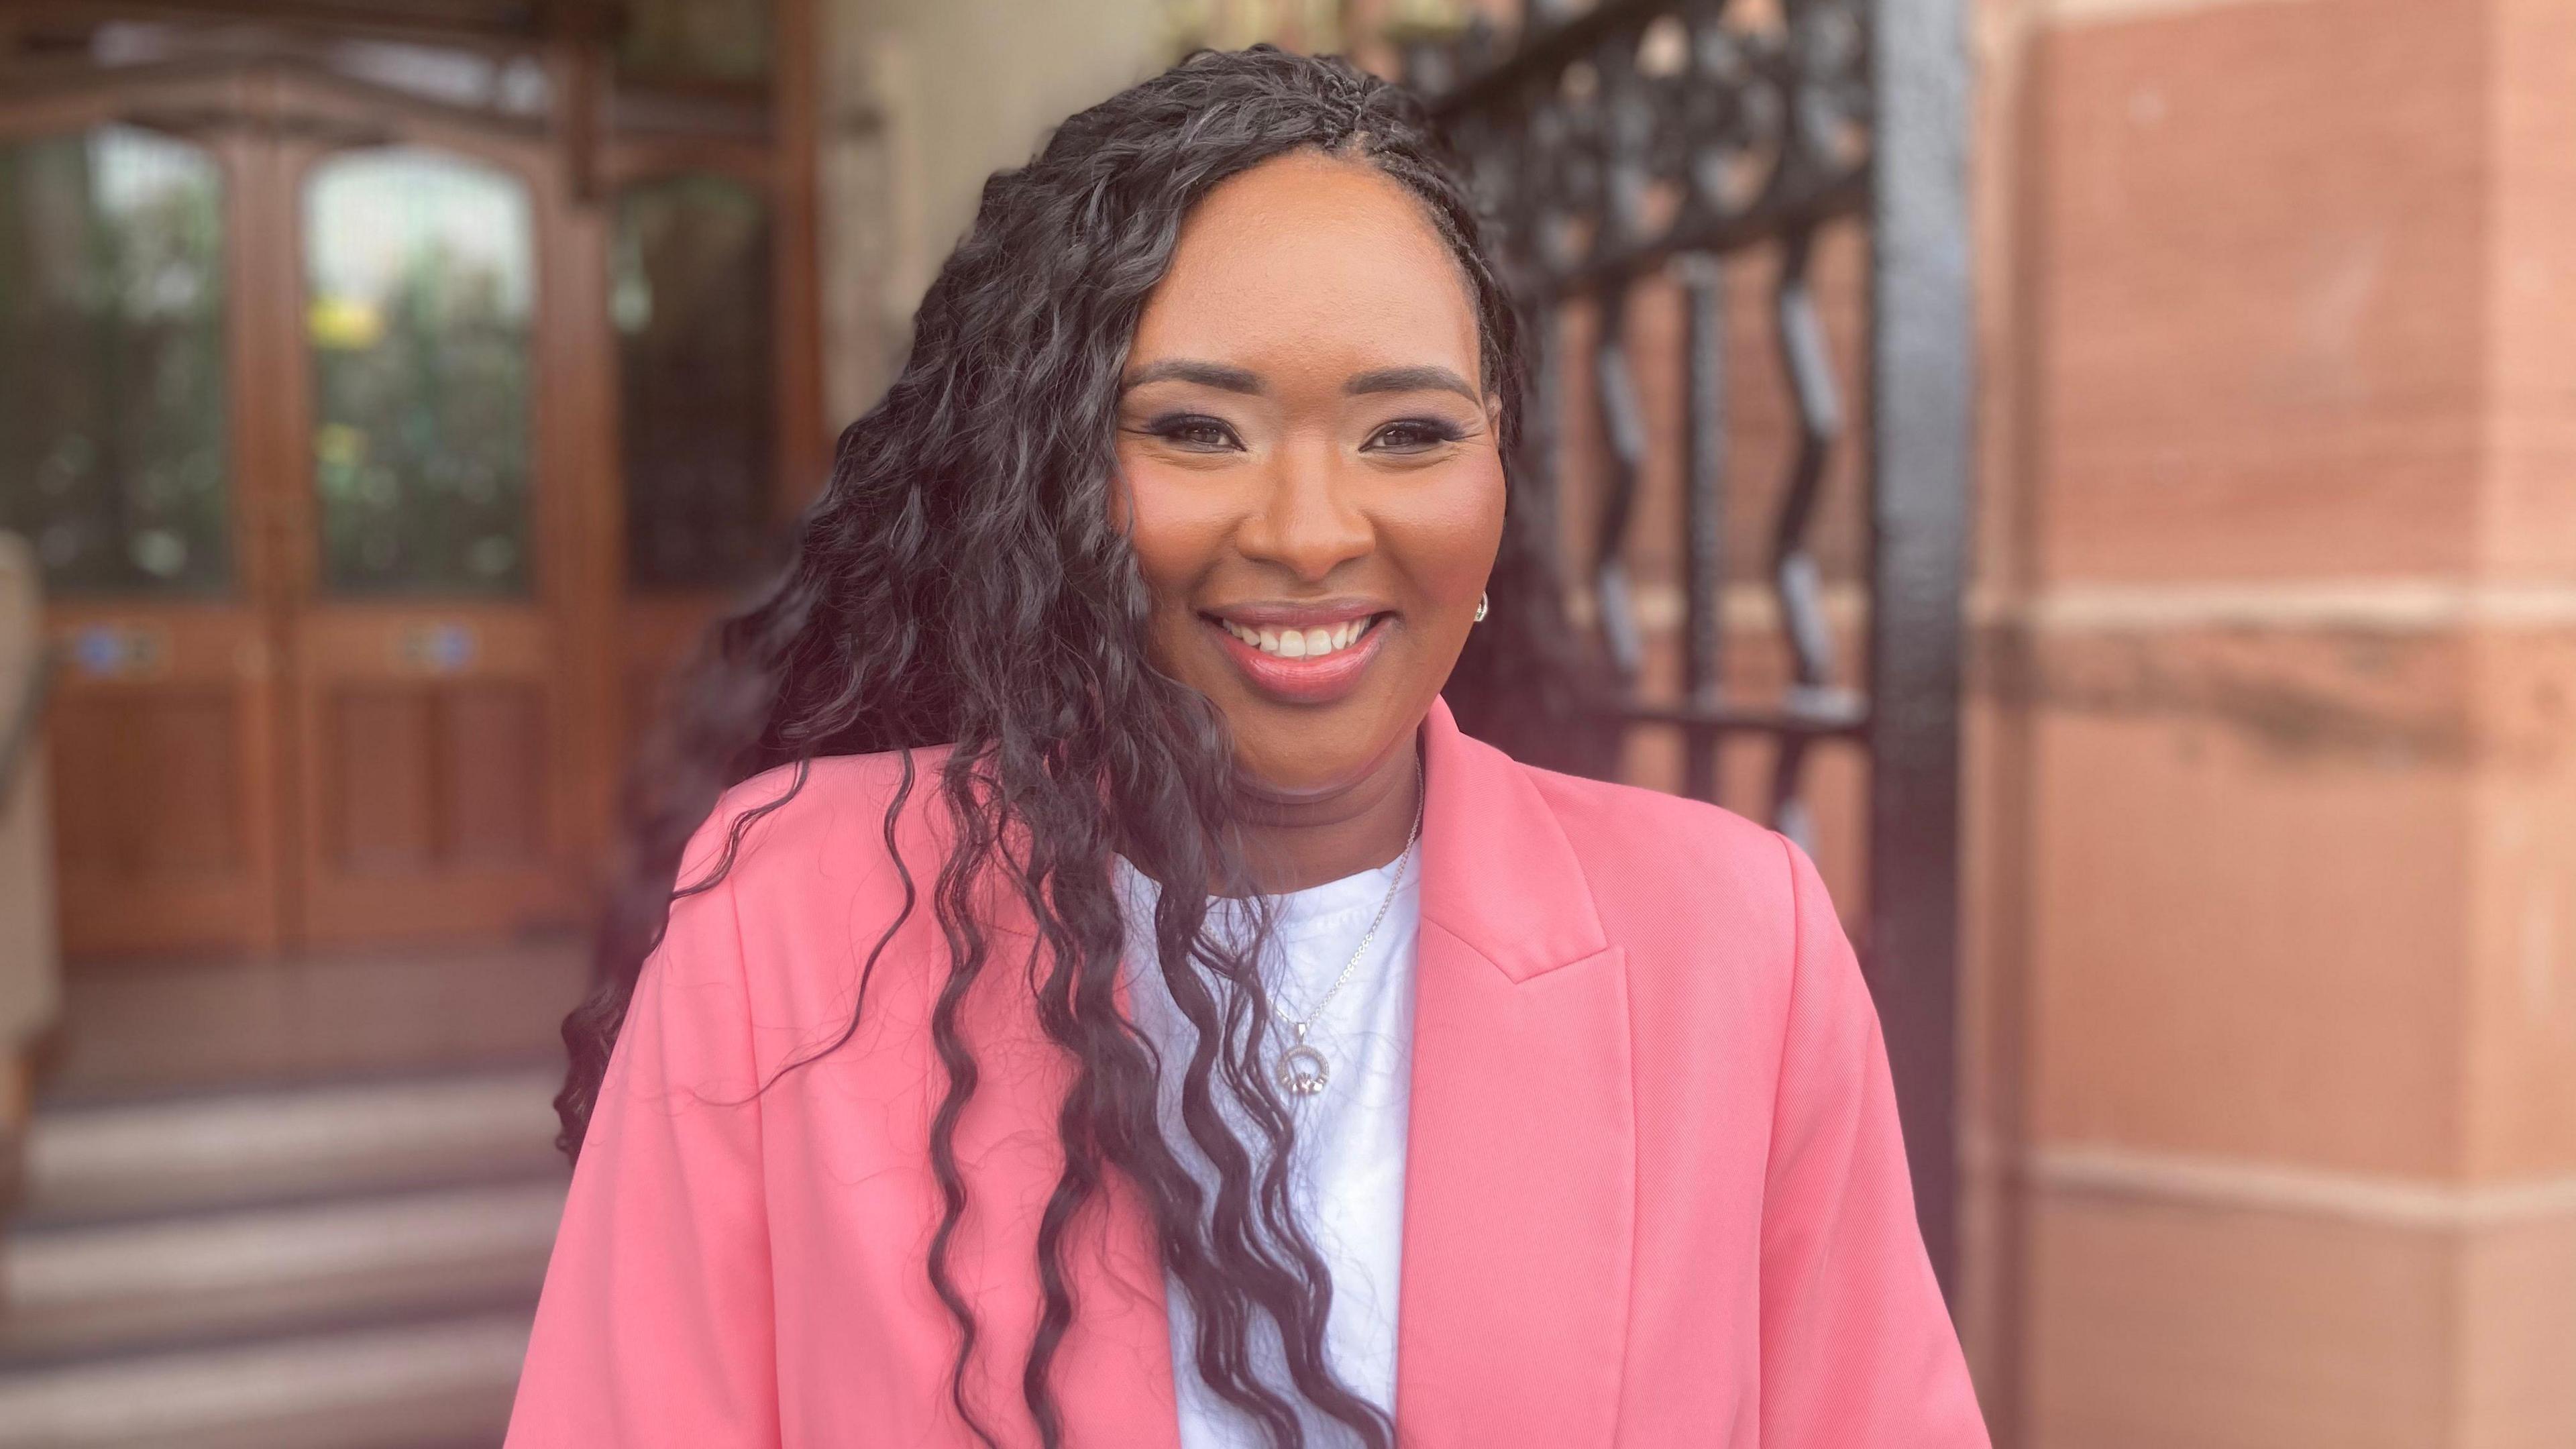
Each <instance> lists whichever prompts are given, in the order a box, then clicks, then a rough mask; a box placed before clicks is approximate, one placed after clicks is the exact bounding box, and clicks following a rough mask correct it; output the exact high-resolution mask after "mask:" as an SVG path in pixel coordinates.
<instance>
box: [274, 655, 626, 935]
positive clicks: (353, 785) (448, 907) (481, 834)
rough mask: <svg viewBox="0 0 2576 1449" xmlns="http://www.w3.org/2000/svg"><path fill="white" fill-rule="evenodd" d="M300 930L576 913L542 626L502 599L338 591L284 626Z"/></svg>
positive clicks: (510, 924) (435, 929) (444, 926)
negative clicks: (406, 601) (294, 681)
mask: <svg viewBox="0 0 2576 1449" xmlns="http://www.w3.org/2000/svg"><path fill="white" fill-rule="evenodd" d="M297 633H298V640H297V651H296V653H297V675H298V686H297V692H298V694H299V696H300V697H301V699H302V701H303V703H302V707H301V709H300V711H299V714H300V717H301V718H302V719H303V720H304V721H305V722H306V725H305V727H306V729H307V731H308V736H307V744H306V747H305V752H306V756H307V760H308V768H307V769H306V771H305V776H306V779H307V780H308V782H309V783H308V786H307V799H306V801H305V818H306V820H307V822H308V827H307V828H308V830H309V831H310V843H309V845H308V848H307V850H306V852H305V870H306V876H307V882H306V891H305V901H304V927H305V930H304V935H305V939H306V940H307V941H309V942H312V943H317V944H318V943H328V942H337V941H354V940H366V939H391V938H399V937H420V936H449V937H461V936H474V935H486V936H488V935H494V934H508V933H511V932H513V931H517V930H520V929H524V928H527V927H530V926H542V925H555V924H563V923H566V922H569V921H571V920H573V919H574V918H575V913H574V911H573V909H572V903H573V893H572V892H571V891H570V889H568V884H569V878H570V876H569V871H568V870H567V869H566V867H565V860H566V852H565V851H564V850H563V849H562V848H561V845H560V836H559V834H558V830H559V827H558V824H557V811H556V807H555V801H554V794H555V792H556V785H555V782H554V778H553V777H554V773H555V772H554V770H553V769H552V767H551V761H552V760H553V759H554V758H555V750H556V743H555V740H554V734H553V721H552V718H551V710H550V708H549V706H548V703H547V698H548V694H549V691H550V689H551V687H552V679H553V672H554V668H555V663H554V661H555V652H556V651H555V650H554V648H553V647H552V643H551V639H550V635H551V633H552V630H551V628H550V626H549V625H548V623H547V621H546V619H545V618H544V616H543V615H542V614H540V613H538V612H537V611H535V610H532V609H527V608H524V607H517V606H509V605H491V604H477V605H458V606H455V607H446V606H440V605H426V604H411V605H392V604H386V605H366V606H358V605H337V606H333V607H331V608H328V609H326V610H320V611H316V612H314V613H311V614H308V615H307V616H306V617H305V618H304V620H303V621H302V623H301V627H300V628H299V629H298V631H297Z"/></svg>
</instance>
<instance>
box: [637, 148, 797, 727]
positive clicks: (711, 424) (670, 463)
mask: <svg viewBox="0 0 2576 1449" xmlns="http://www.w3.org/2000/svg"><path fill="white" fill-rule="evenodd" d="M771 225H772V223H771V219H770V209H769V202H768V198H767V197H766V196H765V195H763V194H762V193H761V192H760V191H758V190H756V189H755V188H753V187H751V186H749V185H746V184H745V183H743V182H742V181H739V180H736V179H734V178H732V177H728V176H722V175H716V174H711V173H704V172H691V173H681V174H678V175H671V176H662V177H656V178H654V179H652V180H648V181H642V182H637V183H635V184H632V185H630V186H628V187H626V188H625V189H624V190H622V191H621V192H619V193H618V196H617V205H616V209H615V216H614V219H613V228H614V229H613V230H612V231H611V233H610V239H609V319H610V321H611V323H612V324H613V326H614V328H615V332H616V337H617V380H618V388H617V403H618V411H617V418H618V456H619V459H620V462H621V467H622V470H623V473H624V482H625V515H626V601H625V607H624V609H623V611H622V612H623V615H624V618H623V621H622V625H623V626H622V627H621V628H620V630H619V634H620V636H621V638H622V640H623V644H622V648H621V656H622V657H621V659H620V668H621V672H622V674H623V676H624V678H623V691H624V700H623V705H624V712H625V718H626V721H627V725H628V744H629V749H630V751H631V750H633V749H634V748H635V747H636V746H637V745H638V744H640V741H641V736H642V733H643V731H644V730H645V729H646V728H647V727H649V725H650V724H651V722H652V721H653V719H654V718H655V717H656V716H657V714H658V713H659V712H660V709H661V707H662V705H663V700H662V698H661V686H662V684H663V682H664V681H665V680H667V679H668V678H669V677H670V674H671V671H672V669H673V668H674V666H676V665H677V664H678V662H679V661H680V660H681V659H682V658H683V657H684V656H685V655H686V654H687V652H688V650H689V648H690V647H691V646H692V645H693V644H694V643H695V642H696V640H697V638H698V636H699V634H700V633H701V632H702V631H704V629H705V628H706V625H707V622H708V620H709V618H710V617H711V616H712V615H713V613H714V611H715V608H716V606H717V604H718V603H719V601H720V600H721V598H722V591H723V590H726V589H730V588H734V587H738V586H739V585H740V584H741V583H742V582H743V581H744V580H745V579H746V578H747V577H748V576H749V575H750V573H751V571H752V570H753V568H754V567H755V566H756V565H757V564H758V563H759V561H760V558H761V555H762V553H763V551H764V550H765V549H766V548H767V547H768V546H769V544H770V542H771V540H772V537H773V535H774V534H775V533H776V531H777V526H776V519H775V513H776V508H775V503H774V500H775V499H776V497H777V494H778V447H777V444H778V389H777V386H776V382H775V379H776V375H777V357H778V336H777V328H776V315H777V301H776V292H775V287H774V278H773V276H772V270H773V259H774V257H775V255H776V254H775V251H774V248H773V240H774V239H773V236H772V233H771Z"/></svg>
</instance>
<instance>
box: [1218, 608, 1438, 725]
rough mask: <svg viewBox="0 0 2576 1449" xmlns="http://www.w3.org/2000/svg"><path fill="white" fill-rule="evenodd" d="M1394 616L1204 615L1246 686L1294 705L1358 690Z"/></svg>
mask: <svg viewBox="0 0 2576 1449" xmlns="http://www.w3.org/2000/svg"><path fill="white" fill-rule="evenodd" d="M1393 617H1394V616H1393V615H1391V614H1384V613H1368V612H1361V611H1358V610H1347V609H1345V610H1334V611H1332V612H1331V613H1325V612H1323V611H1314V612H1311V613H1308V612H1305V611H1295V612H1281V613H1277V614H1272V613H1270V612H1268V611H1262V612H1259V613H1255V612H1250V611H1247V612H1245V613H1243V614H1240V615H1233V616H1227V617H1219V616H1213V615H1203V616H1202V618H1203V619H1205V621H1206V622H1207V623H1208V625H1209V626H1210V627H1212V628H1213V629H1215V630H1216V632H1217V639H1218V642H1219V644H1220V645H1221V647H1223V649H1224V650H1225V654H1226V657H1227V658H1229V659H1231V660H1233V661H1234V666H1235V668H1236V670H1237V671H1238V672H1239V673H1241V674H1242V675H1243V677H1244V680H1245V682H1247V683H1249V684H1250V685H1251V686H1252V687H1253V689H1254V690H1255V691H1256V692H1258V693H1261V694H1266V695H1269V696H1270V697H1271V698H1273V699H1277V700H1281V701H1284V702H1287V703H1293V704H1326V703H1330V702H1332V701H1334V700H1337V699H1340V698H1342V697H1343V696H1345V695H1347V694H1349V693H1350V692H1351V691H1352V690H1353V689H1356V688H1357V687H1358V686H1359V681H1360V676H1361V674H1363V673H1364V672H1366V671H1367V669H1368V666H1369V661H1371V660H1373V659H1375V658H1376V657H1377V655H1378V650H1379V647H1380V646H1381V645H1382V644H1383V643H1384V642H1385V638H1386V625H1387V623H1388V621H1389V620H1391V619H1392V618H1393Z"/></svg>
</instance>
